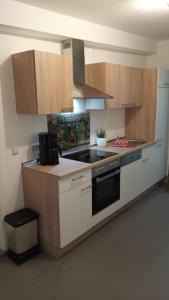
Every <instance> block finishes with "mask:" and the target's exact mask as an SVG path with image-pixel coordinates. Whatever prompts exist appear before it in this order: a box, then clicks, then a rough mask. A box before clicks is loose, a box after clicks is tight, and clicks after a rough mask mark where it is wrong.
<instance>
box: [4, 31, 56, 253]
mask: <svg viewBox="0 0 169 300" xmlns="http://www.w3.org/2000/svg"><path fill="white" fill-rule="evenodd" d="M0 45H1V51H0V210H1V216H4V215H5V214H7V213H9V212H11V211H14V210H15V209H18V208H20V207H22V206H23V192H22V180H21V162H23V161H25V160H28V159H31V158H32V153H31V147H30V145H31V144H32V143H36V142H37V133H38V132H39V131H45V130H46V128H47V122H46V116H27V115H25V116H21V115H17V114H16V109H15V93H14V82H13V70H12V62H11V54H13V53H16V52H21V51H24V50H28V49H37V50H44V51H50V52H59V51H60V44H57V43H53V42H47V41H40V40H35V39H28V38H21V37H15V36H9V35H0ZM13 147H14V148H17V149H18V151H19V154H18V155H12V148H13ZM4 247H5V239H4V236H3V231H2V224H0V248H4Z"/></svg>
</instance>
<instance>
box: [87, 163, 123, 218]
mask: <svg viewBox="0 0 169 300" xmlns="http://www.w3.org/2000/svg"><path fill="white" fill-rule="evenodd" d="M92 184H93V189H92V215H95V214H96V213H98V212H99V211H101V210H102V209H104V208H106V207H107V206H109V205H111V204H112V203H114V202H116V201H118V200H119V199H120V169H116V170H113V171H111V172H109V173H106V174H103V175H99V176H97V177H94V178H93V179H92Z"/></svg>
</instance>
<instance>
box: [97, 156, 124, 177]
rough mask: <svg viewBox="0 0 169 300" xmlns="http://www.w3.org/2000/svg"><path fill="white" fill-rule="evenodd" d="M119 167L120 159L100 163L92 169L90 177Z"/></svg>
mask: <svg viewBox="0 0 169 300" xmlns="http://www.w3.org/2000/svg"><path fill="white" fill-rule="evenodd" d="M118 167H120V159H116V160H113V161H111V162H109V163H106V164H103V165H100V166H98V167H95V168H93V169H92V177H95V176H97V175H101V174H103V173H106V172H108V171H111V170H114V169H116V168H118Z"/></svg>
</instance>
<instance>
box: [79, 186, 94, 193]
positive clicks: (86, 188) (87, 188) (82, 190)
mask: <svg viewBox="0 0 169 300" xmlns="http://www.w3.org/2000/svg"><path fill="white" fill-rule="evenodd" d="M91 187H92V186H91V185H89V186H87V187H85V188H83V189H81V192H85V191H87V190H89V189H91Z"/></svg>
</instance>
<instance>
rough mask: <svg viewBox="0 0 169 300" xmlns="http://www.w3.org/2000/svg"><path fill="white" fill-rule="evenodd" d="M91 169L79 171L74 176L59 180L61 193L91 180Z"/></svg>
mask: <svg viewBox="0 0 169 300" xmlns="http://www.w3.org/2000/svg"><path fill="white" fill-rule="evenodd" d="M91 177H92V176H91V170H87V171H85V172H80V173H77V174H75V175H73V176H70V177H67V178H65V179H62V180H59V194H61V193H63V192H65V191H68V190H70V189H72V188H74V187H78V186H79V185H80V184H82V183H84V182H86V181H89V180H91Z"/></svg>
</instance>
